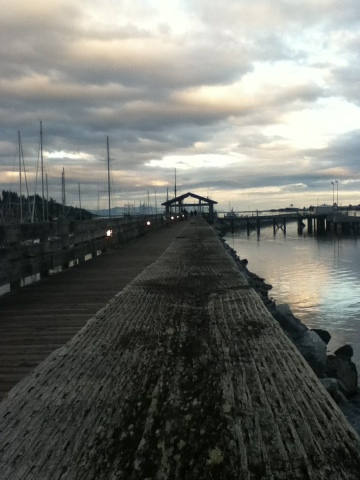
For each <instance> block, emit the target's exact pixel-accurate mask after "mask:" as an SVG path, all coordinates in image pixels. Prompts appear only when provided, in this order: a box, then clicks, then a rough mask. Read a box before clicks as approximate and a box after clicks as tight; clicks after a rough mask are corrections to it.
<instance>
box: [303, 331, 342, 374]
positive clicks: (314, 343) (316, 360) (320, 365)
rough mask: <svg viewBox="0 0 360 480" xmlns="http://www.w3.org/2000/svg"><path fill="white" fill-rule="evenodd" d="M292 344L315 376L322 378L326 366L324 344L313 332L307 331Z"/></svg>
mask: <svg viewBox="0 0 360 480" xmlns="http://www.w3.org/2000/svg"><path fill="white" fill-rule="evenodd" d="M294 343H295V345H296V347H297V348H298V350H299V352H300V353H301V354H302V356H303V357H304V358H305V360H306V361H307V363H308V364H309V365H310V367H311V368H312V369H313V370H314V372H315V373H316V375H317V376H318V377H323V376H324V374H325V368H326V364H327V363H326V361H327V357H326V344H325V342H323V341H322V340H321V338H320V337H319V335H317V334H316V333H315V332H313V331H311V330H307V331H306V332H305V333H304V334H303V335H302V336H301V337H300V338H298V339H297V340H295V342H294ZM328 376H333V375H328ZM335 378H336V377H335Z"/></svg>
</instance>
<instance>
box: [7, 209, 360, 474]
mask: <svg viewBox="0 0 360 480" xmlns="http://www.w3.org/2000/svg"><path fill="white" fill-rule="evenodd" d="M0 430H1V431H0V475H1V476H2V478H6V479H7V480H20V479H21V480H29V479H31V480H35V479H36V480H39V479H41V480H48V479H49V480H50V479H51V480H53V479H54V478H59V479H60V478H61V479H62V480H75V479H76V480H82V479H94V480H95V479H96V480H102V479H103V480H105V479H109V478H112V479H115V478H116V479H129V478H132V479H134V480H135V479H136V480H144V479H163V480H170V479H171V480H184V479H186V480H195V479H196V480H205V479H206V480H209V479H224V480H225V479H226V480H235V479H236V480H238V479H239V478H240V479H249V480H258V479H270V478H273V479H279V480H280V479H284V480H285V479H286V480H287V479H293V480H303V479H304V478H306V479H308V480H320V479H321V480H323V479H324V478H326V479H327V480H328V479H330V480H338V479H345V478H346V479H348V480H358V472H359V471H360V438H359V437H358V436H357V435H356V433H355V432H354V431H353V429H351V427H350V426H349V425H348V423H347V421H346V420H345V418H344V416H343V415H342V413H341V411H340V410H339V409H338V407H337V405H336V404H335V402H334V401H333V400H332V399H331V397H330V396H329V395H328V393H327V392H326V390H325V389H324V388H323V387H322V385H321V383H320V382H319V380H318V378H317V377H316V375H315V374H314V372H313V370H312V369H311V368H310V367H309V365H308V364H307V363H306V362H305V360H304V359H303V357H302V356H301V355H300V353H299V352H298V350H297V349H296V347H295V346H294V345H293V343H292V342H291V341H290V340H289V338H288V337H287V336H286V335H285V334H284V332H283V331H282V329H281V328H280V326H279V324H278V323H277V322H276V321H275V320H274V318H273V317H272V315H271V314H270V312H269V310H268V309H267V308H265V306H264V303H263V302H262V300H261V299H260V298H259V295H258V294H257V293H256V291H255V289H254V287H253V286H252V285H251V284H250V282H249V280H248V278H247V277H246V276H245V275H244V274H243V273H242V272H241V271H240V270H239V268H238V267H237V265H236V263H235V262H234V261H233V259H232V258H231V257H230V256H229V254H228V253H227V252H226V251H225V249H224V248H223V245H222V244H221V242H220V240H219V238H218V237H217V236H216V235H215V233H214V231H213V230H212V228H211V227H210V226H209V225H207V224H206V223H205V222H204V221H203V220H202V219H201V218H197V219H193V220H191V221H190V222H187V223H186V226H184V228H183V230H182V231H181V232H180V233H179V234H178V235H177V237H176V238H175V240H174V241H173V243H172V244H171V245H170V247H169V248H168V249H167V250H166V251H165V253H164V254H163V255H162V256H161V257H160V258H158V260H157V261H156V262H155V263H153V264H152V265H150V266H149V267H148V268H147V269H146V270H145V271H143V272H142V273H141V274H140V275H139V276H138V277H137V278H135V279H134V280H133V281H132V282H131V283H130V284H129V285H128V286H127V287H126V288H125V289H124V290H123V291H122V292H121V293H119V294H118V295H116V296H115V297H114V298H113V299H112V300H111V301H110V302H109V303H108V304H107V305H106V307H104V308H103V309H102V310H101V311H99V312H98V313H97V314H96V315H95V316H94V317H93V318H92V319H91V320H90V321H89V322H88V323H87V325H86V326H85V327H84V328H83V329H82V330H81V331H80V332H79V333H78V334H77V335H76V336H75V337H74V338H73V339H72V340H70V341H69V342H68V343H67V344H66V345H65V346H64V347H62V348H60V349H59V350H57V351H56V352H54V353H53V354H52V355H50V357H48V358H47V359H46V360H45V361H44V362H43V363H42V364H41V365H39V366H38V367H37V368H36V369H35V370H34V371H33V373H32V374H31V375H30V376H29V377H27V378H26V379H24V380H23V381H22V382H20V383H19V384H18V385H17V386H16V387H15V388H14V389H12V391H11V392H10V393H9V395H8V396H7V397H6V398H5V400H4V401H3V402H2V403H1V404H0Z"/></svg>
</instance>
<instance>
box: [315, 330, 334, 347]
mask: <svg viewBox="0 0 360 480" xmlns="http://www.w3.org/2000/svg"><path fill="white" fill-rule="evenodd" d="M311 330H312V331H313V332H315V333H317V334H318V335H319V337H320V338H321V340H322V341H323V342H325V343H326V345H328V344H329V342H330V340H331V335H330V333H329V332H328V331H327V330H323V329H322V328H312V329H311Z"/></svg>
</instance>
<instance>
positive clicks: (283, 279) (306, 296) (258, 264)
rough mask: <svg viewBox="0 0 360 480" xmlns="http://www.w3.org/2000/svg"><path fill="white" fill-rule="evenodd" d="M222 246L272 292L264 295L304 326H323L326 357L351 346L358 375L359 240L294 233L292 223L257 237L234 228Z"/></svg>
mask: <svg viewBox="0 0 360 480" xmlns="http://www.w3.org/2000/svg"><path fill="white" fill-rule="evenodd" d="M225 240H226V242H227V243H228V244H229V245H230V246H231V247H232V248H233V249H234V250H236V252H237V254H238V256H239V257H240V258H241V259H245V258H246V259H247V260H248V262H249V263H248V265H247V268H248V269H249V270H250V271H251V272H254V273H256V274H257V275H259V276H260V277H263V278H265V281H266V282H267V283H270V284H271V285H272V286H273V288H272V290H270V292H269V297H270V298H273V299H274V300H275V302H276V304H280V303H287V304H289V306H290V308H291V310H292V312H293V314H294V315H295V316H296V317H297V318H299V319H300V320H301V321H302V322H303V323H304V324H305V325H307V326H308V327H309V328H323V329H325V330H327V331H328V332H329V333H330V334H331V336H332V338H331V340H330V343H329V345H328V352H329V353H331V352H333V351H334V350H336V349H337V348H338V347H340V346H341V345H344V344H345V343H350V344H351V345H352V346H353V349H354V357H353V361H354V362H355V363H356V365H357V368H358V370H359V371H360V237H355V236H350V235H349V236H345V235H343V234H337V235H334V234H332V233H328V234H325V235H322V236H317V235H315V234H313V235H310V234H309V235H307V234H306V229H305V233H304V234H302V235H298V233H297V223H296V222H294V223H289V224H288V225H287V234H286V235H284V234H283V232H282V231H278V232H277V233H276V235H275V236H274V234H273V228H272V227H266V228H262V229H261V233H260V236H259V237H258V236H257V234H256V232H252V233H251V234H250V236H247V233H246V230H237V231H236V232H235V233H234V234H231V233H228V234H227V235H226V236H225Z"/></svg>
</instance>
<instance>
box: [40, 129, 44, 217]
mask: <svg viewBox="0 0 360 480" xmlns="http://www.w3.org/2000/svg"><path fill="white" fill-rule="evenodd" d="M40 160H41V192H42V212H43V222H45V192H44V156H43V132H42V121H41V120H40Z"/></svg>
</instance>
